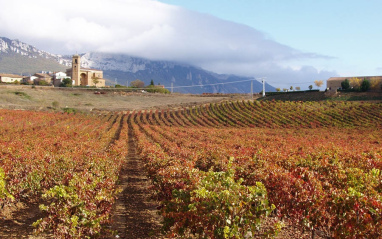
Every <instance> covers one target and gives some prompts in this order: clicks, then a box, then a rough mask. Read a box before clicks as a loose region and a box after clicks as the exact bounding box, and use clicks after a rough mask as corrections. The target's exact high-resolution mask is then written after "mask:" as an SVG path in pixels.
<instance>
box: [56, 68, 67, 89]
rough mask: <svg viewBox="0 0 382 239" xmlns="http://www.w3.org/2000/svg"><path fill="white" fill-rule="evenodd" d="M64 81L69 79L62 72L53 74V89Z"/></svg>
mask: <svg viewBox="0 0 382 239" xmlns="http://www.w3.org/2000/svg"><path fill="white" fill-rule="evenodd" d="M64 79H70V76H67V75H66V73H64V72H62V71H59V72H55V73H53V85H54V86H55V87H59V86H60V85H61V83H62V81H63V80H64Z"/></svg>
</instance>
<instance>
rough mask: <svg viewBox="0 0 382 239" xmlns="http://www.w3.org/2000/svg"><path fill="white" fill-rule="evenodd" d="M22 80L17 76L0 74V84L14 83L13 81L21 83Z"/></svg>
mask: <svg viewBox="0 0 382 239" xmlns="http://www.w3.org/2000/svg"><path fill="white" fill-rule="evenodd" d="M22 79H23V77H22V76H19V75H13V74H4V73H0V82H2V83H14V82H15V81H18V82H21V81H22Z"/></svg>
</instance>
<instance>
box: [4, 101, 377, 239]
mask: <svg viewBox="0 0 382 239" xmlns="http://www.w3.org/2000/svg"><path fill="white" fill-rule="evenodd" d="M0 122H1V126H0V133H1V136H2V137H1V139H0V145H1V148H0V155H1V156H0V204H1V205H0V206H1V207H2V208H3V207H7V206H9V205H12V204H15V203H17V202H18V201H24V202H25V201H26V202H28V201H30V202H32V201H39V202H42V203H41V205H40V210H41V211H42V212H43V213H44V214H43V215H44V217H43V218H42V219H40V220H37V221H36V222H35V223H34V226H35V232H43V231H48V232H51V233H53V235H54V236H55V237H59V238H85V237H91V238H94V237H102V236H105V235H109V234H112V232H110V231H108V229H107V228H108V227H107V225H110V224H112V223H113V222H112V221H111V215H112V213H113V210H112V208H113V204H114V203H115V201H116V198H117V197H118V195H120V189H119V187H118V179H119V177H120V176H121V175H120V172H121V168H122V167H123V165H124V164H126V163H127V161H126V156H127V155H128V153H129V152H131V151H132V150H134V152H135V150H136V151H137V154H138V156H139V157H140V159H141V160H142V161H143V163H144V165H145V174H146V175H147V176H148V178H149V179H150V180H151V185H152V186H151V195H152V197H153V198H154V199H155V200H157V202H158V204H159V207H158V211H159V213H160V215H161V217H162V220H163V221H162V236H165V237H167V238H174V237H190V236H192V235H194V236H196V237H200V238H267V237H273V236H277V234H279V235H282V234H280V233H282V231H283V230H284V229H283V227H284V226H285V225H295V227H296V228H297V230H299V231H301V232H305V235H309V237H311V238H314V237H316V236H320V237H321V238H382V237H381V235H380V232H381V231H382V214H381V210H382V201H381V200H382V175H381V170H382V147H381V146H382V130H381V129H382V104H376V103H365V102H279V101H234V102H228V101H227V102H223V103H211V104H206V105H200V106H194V107H188V108H183V109H176V110H146V111H132V112H130V113H129V114H117V113H113V114H103V115H94V114H93V115H82V114H61V113H60V114H59V113H43V112H29V111H10V110H1V111H0ZM131 137H133V139H134V142H135V143H134V145H133V146H132V144H129V143H128V141H129V138H130V140H131ZM132 147H134V148H132ZM0 222H1V221H0ZM156 236H157V237H159V235H156Z"/></svg>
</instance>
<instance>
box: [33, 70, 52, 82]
mask: <svg viewBox="0 0 382 239" xmlns="http://www.w3.org/2000/svg"><path fill="white" fill-rule="evenodd" d="M33 76H35V77H37V78H35V79H34V80H33V83H34V84H35V85H40V82H42V81H45V82H46V83H47V84H48V85H51V84H52V83H53V82H52V79H53V78H52V76H50V75H48V74H46V73H36V74H34V75H33Z"/></svg>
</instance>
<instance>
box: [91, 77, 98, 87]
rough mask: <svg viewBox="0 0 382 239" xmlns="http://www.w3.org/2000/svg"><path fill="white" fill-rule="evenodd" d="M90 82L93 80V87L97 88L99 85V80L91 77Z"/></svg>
mask: <svg viewBox="0 0 382 239" xmlns="http://www.w3.org/2000/svg"><path fill="white" fill-rule="evenodd" d="M92 80H93V84H94V86H95V87H97V84H98V83H99V78H98V77H93V78H92Z"/></svg>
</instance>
